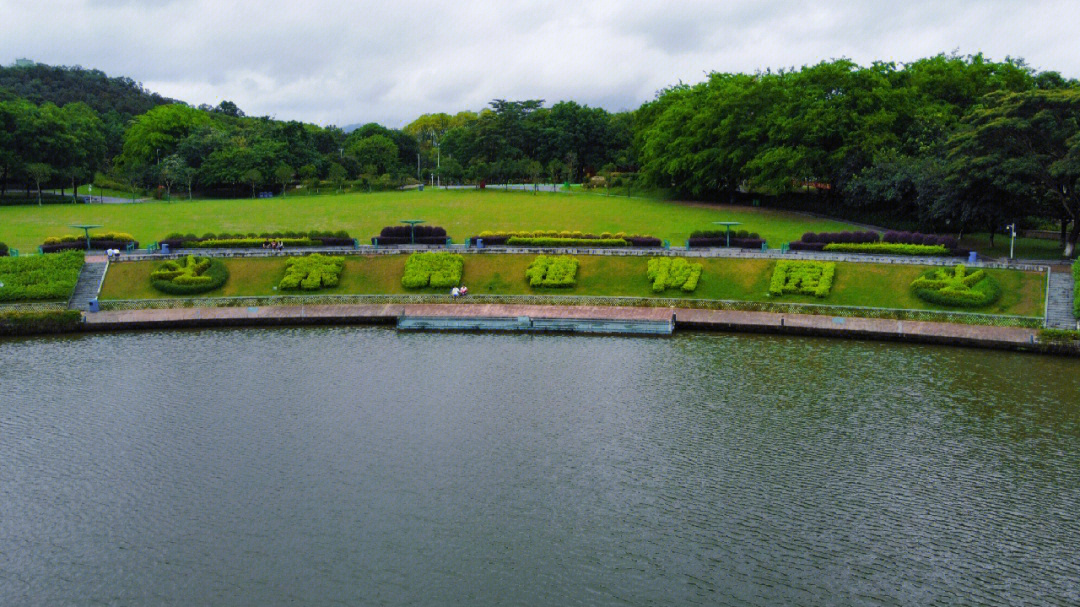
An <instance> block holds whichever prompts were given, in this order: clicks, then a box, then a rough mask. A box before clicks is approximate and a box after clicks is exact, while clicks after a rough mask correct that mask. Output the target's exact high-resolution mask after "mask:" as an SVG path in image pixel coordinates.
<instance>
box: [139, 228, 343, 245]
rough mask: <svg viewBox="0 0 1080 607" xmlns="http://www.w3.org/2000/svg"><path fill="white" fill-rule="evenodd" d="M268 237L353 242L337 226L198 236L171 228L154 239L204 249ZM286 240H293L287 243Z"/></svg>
mask: <svg viewBox="0 0 1080 607" xmlns="http://www.w3.org/2000/svg"><path fill="white" fill-rule="evenodd" d="M271 240H274V241H284V242H285V244H286V245H287V246H308V247H310V246H323V247H347V246H352V244H353V239H352V237H351V236H349V233H348V232H346V231H345V230H338V231H337V232H330V231H321V230H312V231H310V232H294V231H291V230H290V231H285V232H262V233H258V234H256V233H255V232H249V233H247V234H230V233H227V232H222V233H221V234H214V233H212V232H210V233H206V234H203V235H202V236H196V235H195V234H180V233H177V232H173V233H172V234H169V235H168V236H166V237H165V238H162V239H161V240H160V241H158V244H159V245H161V246H165V245H168V246H169V247H170V248H172V249H180V248H187V249H200V248H203V249H205V248H211V247H212V246H223V247H230V248H257V247H261V246H263V245H264V244H266V243H267V242H268V241H271ZM290 242H291V243H293V244H290ZM205 243H215V244H205ZM302 243H307V244H302Z"/></svg>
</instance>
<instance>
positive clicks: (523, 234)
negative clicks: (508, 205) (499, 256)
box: [472, 230, 664, 248]
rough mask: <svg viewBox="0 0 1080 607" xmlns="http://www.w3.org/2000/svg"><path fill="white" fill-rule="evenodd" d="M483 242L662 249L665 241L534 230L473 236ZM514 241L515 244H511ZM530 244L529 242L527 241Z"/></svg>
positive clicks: (488, 243)
mask: <svg viewBox="0 0 1080 607" xmlns="http://www.w3.org/2000/svg"><path fill="white" fill-rule="evenodd" d="M481 239H482V240H483V241H484V245H485V246H499V245H508V246H515V245H518V246H613V245H602V244H597V243H596V241H609V240H611V241H614V240H623V241H625V243H626V244H623V245H614V246H631V247H656V248H658V247H661V246H663V244H664V241H662V240H660V239H659V238H656V237H653V236H646V235H641V234H626V233H625V232H616V233H611V232H603V233H601V234H590V233H588V232H571V231H568V230H562V231H558V230H534V231H531V232H530V231H515V232H491V231H484V232H480V234H479V235H478V236H473V237H472V241H473V242H476V241H477V240H481ZM515 239H558V240H567V241H571V240H572V241H580V240H587V241H592V242H589V243H588V244H585V245H576V244H556V245H521V244H520V243H521V242H522V241H521V240H515ZM511 241H513V242H511ZM526 242H528V241H526Z"/></svg>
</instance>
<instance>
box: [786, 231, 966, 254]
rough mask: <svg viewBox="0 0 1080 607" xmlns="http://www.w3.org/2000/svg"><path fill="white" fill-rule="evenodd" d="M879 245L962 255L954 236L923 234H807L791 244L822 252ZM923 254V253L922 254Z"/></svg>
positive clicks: (798, 247)
mask: <svg viewBox="0 0 1080 607" xmlns="http://www.w3.org/2000/svg"><path fill="white" fill-rule="evenodd" d="M878 243H886V244H890V245H922V246H940V247H943V248H944V249H945V250H946V252H945V253H932V254H934V255H944V254H947V253H960V251H958V250H957V248H958V247H959V244H958V243H957V241H956V238H953V237H952V236H938V235H935V234H921V233H919V232H893V231H889V232H885V234H884V235H881V234H878V233H877V232H871V231H866V232H820V233H815V232H806V233H805V234H803V235H802V239H801V240H798V241H796V242H792V243H790V245H789V246H790V247H791V249H792V250H795V251H822V250H837V249H828V248H827V246H828V245H832V244H843V245H871V244H878ZM852 252H860V253H862V252H876V251H864V250H854V249H852ZM882 252H884V251H882ZM920 254H921V253H920Z"/></svg>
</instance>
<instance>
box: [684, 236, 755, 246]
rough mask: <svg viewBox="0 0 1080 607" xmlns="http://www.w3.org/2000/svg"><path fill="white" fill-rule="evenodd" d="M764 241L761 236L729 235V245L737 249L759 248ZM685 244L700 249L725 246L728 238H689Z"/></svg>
mask: <svg viewBox="0 0 1080 607" xmlns="http://www.w3.org/2000/svg"><path fill="white" fill-rule="evenodd" d="M764 244H765V241H764V240H763V239H761V238H756V237H755V238H735V237H734V236H732V237H731V246H732V247H733V248H738V249H760V248H761V246H762V245H764ZM686 245H687V246H688V247H690V248H691V249H700V248H706V247H726V246H727V245H728V240H727V238H726V237H718V238H690V239H689V240H687V241H686Z"/></svg>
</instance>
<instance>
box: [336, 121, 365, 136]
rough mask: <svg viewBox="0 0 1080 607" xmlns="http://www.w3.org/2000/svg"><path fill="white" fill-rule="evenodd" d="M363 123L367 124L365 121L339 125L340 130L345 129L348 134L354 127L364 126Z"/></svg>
mask: <svg viewBox="0 0 1080 607" xmlns="http://www.w3.org/2000/svg"><path fill="white" fill-rule="evenodd" d="M364 124H367V123H366V122H365V123H360V122H357V123H356V124H346V125H345V126H343V127H341V130H342V131H345V134H346V135H348V134H349V133H351V132H353V131H355V130H356V129H358V128H360V127H362V126H364Z"/></svg>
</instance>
